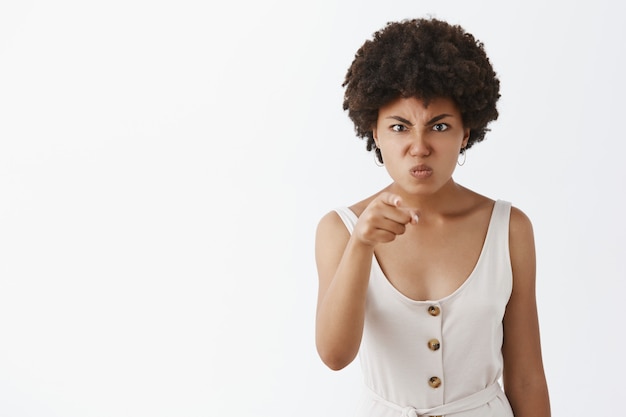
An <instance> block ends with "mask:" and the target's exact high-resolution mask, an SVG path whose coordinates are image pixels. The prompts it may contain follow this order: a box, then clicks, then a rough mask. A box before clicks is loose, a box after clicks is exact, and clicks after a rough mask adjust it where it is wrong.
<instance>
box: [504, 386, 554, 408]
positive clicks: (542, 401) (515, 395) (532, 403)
mask: <svg viewBox="0 0 626 417" xmlns="http://www.w3.org/2000/svg"><path fill="white" fill-rule="evenodd" d="M505 391H506V395H507V397H508V399H509V402H510V403H511V408H512V409H513V414H514V415H515V417H550V415H551V414H550V399H549V395H548V386H547V384H546V380H545V378H543V377H537V378H536V379H534V380H532V381H528V382H525V383H511V382H509V383H508V384H507V383H506V381H505Z"/></svg>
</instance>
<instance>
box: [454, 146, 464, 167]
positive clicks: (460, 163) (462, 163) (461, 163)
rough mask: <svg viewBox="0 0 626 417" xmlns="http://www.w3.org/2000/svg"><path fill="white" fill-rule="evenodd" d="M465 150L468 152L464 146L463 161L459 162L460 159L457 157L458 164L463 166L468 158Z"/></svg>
mask: <svg viewBox="0 0 626 417" xmlns="http://www.w3.org/2000/svg"><path fill="white" fill-rule="evenodd" d="M465 152H466V151H465V148H463V149H462V150H461V155H463V161H462V162H459V160H458V158H457V161H456V164H457V165H458V166H460V167H462V166H463V165H465V161H466V160H467V154H466V153H465Z"/></svg>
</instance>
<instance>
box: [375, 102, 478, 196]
mask: <svg viewBox="0 0 626 417" xmlns="http://www.w3.org/2000/svg"><path fill="white" fill-rule="evenodd" d="M373 131H374V139H375V141H376V146H378V148H379V149H380V151H381V154H382V157H383V161H384V163H385V167H386V168H387V171H388V172H389V175H391V177H392V178H393V180H394V183H395V184H396V186H399V187H400V188H401V189H402V190H403V191H404V192H406V193H410V194H422V193H427V194H432V193H436V192H437V191H439V190H440V189H441V188H442V187H443V186H444V185H446V184H448V183H451V182H452V174H453V172H454V168H455V167H456V162H457V160H458V156H459V152H460V150H461V149H462V148H463V147H465V145H466V144H467V140H468V139H469V128H465V127H464V126H463V120H462V117H461V113H460V111H459V109H458V108H457V106H456V104H455V103H454V101H452V100H451V99H448V98H436V99H432V100H429V101H428V105H425V103H424V101H423V100H420V99H418V98H415V97H411V98H398V99H396V100H394V101H392V102H390V103H388V104H387V105H385V106H383V107H381V108H380V109H379V112H378V121H377V122H376V126H375V127H374V129H373Z"/></svg>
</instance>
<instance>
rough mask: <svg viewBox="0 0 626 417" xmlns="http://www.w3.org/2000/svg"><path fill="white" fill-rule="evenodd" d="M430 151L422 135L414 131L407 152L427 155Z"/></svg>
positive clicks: (415, 154) (412, 154)
mask: <svg viewBox="0 0 626 417" xmlns="http://www.w3.org/2000/svg"><path fill="white" fill-rule="evenodd" d="M430 151H431V149H430V145H429V144H428V142H427V141H426V138H425V137H424V135H422V134H420V133H417V132H416V133H415V134H414V135H413V137H412V138H411V145H410V147H409V154H410V155H411V156H428V155H430Z"/></svg>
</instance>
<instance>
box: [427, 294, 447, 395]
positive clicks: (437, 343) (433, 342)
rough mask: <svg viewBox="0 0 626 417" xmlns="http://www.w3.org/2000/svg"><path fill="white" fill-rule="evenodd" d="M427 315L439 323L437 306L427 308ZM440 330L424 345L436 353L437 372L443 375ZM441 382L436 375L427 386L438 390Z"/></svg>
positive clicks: (439, 313)
mask: <svg viewBox="0 0 626 417" xmlns="http://www.w3.org/2000/svg"><path fill="white" fill-rule="evenodd" d="M427 311H428V314H429V315H430V316H431V317H433V318H436V319H437V320H438V321H441V317H440V316H441V307H439V306H438V305H435V304H432V305H430V306H428V308H427ZM440 329H441V328H439V331H438V334H437V335H435V336H436V337H433V338H431V339H430V340H428V342H427V343H426V345H427V347H428V349H430V350H431V351H432V352H433V353H437V359H436V360H438V361H439V363H438V365H439V366H438V368H439V371H438V372H437V373H439V372H442V373H443V358H442V357H441V351H440V349H441V330H440ZM442 383H443V381H442V380H441V377H440V376H437V375H433V376H431V377H429V378H428V385H429V386H430V387H431V388H433V389H435V390H436V389H438V388H439V387H440V386H441V385H442Z"/></svg>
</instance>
